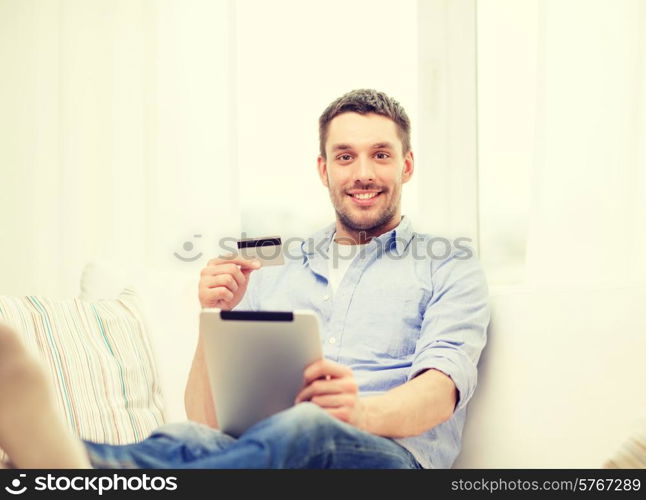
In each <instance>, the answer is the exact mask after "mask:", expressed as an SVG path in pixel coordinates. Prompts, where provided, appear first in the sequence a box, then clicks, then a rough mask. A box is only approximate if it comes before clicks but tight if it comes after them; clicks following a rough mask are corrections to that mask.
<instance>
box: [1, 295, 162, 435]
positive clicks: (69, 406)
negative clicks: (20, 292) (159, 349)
mask: <svg viewBox="0 0 646 500" xmlns="http://www.w3.org/2000/svg"><path fill="white" fill-rule="evenodd" d="M0 321H4V322H5V323H7V324H9V325H11V326H13V327H14V328H15V329H16V330H17V331H19V332H20V333H21V334H22V336H23V338H24V341H25V343H26V345H27V346H28V348H29V349H30V350H31V351H32V352H34V353H36V354H37V355H39V357H40V358H41V359H42V360H43V361H44V363H45V365H46V367H47V369H48V370H49V374H50V378H51V380H52V381H53V382H54V386H55V388H56V394H57V397H56V404H57V406H58V409H59V410H60V412H61V414H62V415H63V416H64V418H65V420H66V421H67V423H68V424H69V426H70V428H71V429H72V431H73V432H75V433H76V434H77V435H78V436H80V437H82V438H84V439H89V440H92V441H99V442H104V443H112V444H123V443H130V442H135V441H139V440H141V439H143V438H145V437H146V436H147V435H148V434H150V432H151V431H152V430H153V429H155V428H156V427H158V426H159V425H161V424H162V423H163V421H164V418H163V404H162V396H161V390H160V387H159V384H158V378H157V374H156V367H155V359H154V356H153V352H152V347H151V344H150V341H149V338H148V334H147V332H146V329H145V326H144V321H143V318H142V315H141V308H140V303H139V298H138V297H137V295H136V294H135V293H134V292H133V291H132V290H128V289H126V290H124V291H123V292H122V293H121V294H120V295H119V296H118V298H117V299H115V300H97V301H84V300H81V299H69V300H53V299H48V298H44V297H1V296H0Z"/></svg>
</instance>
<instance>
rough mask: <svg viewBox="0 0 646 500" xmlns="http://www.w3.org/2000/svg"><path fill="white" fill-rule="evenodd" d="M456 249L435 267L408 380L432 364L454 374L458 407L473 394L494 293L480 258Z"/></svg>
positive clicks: (448, 373) (435, 264)
mask: <svg viewBox="0 0 646 500" xmlns="http://www.w3.org/2000/svg"><path fill="white" fill-rule="evenodd" d="M465 255H467V254H462V255H460V254H453V255H451V256H449V257H447V258H446V259H445V260H443V261H441V262H439V264H438V263H437V262H436V261H435V262H433V264H432V267H431V281H432V295H431V298H430V300H429V302H428V304H427V306H426V309H425V311H424V317H423V320H422V326H421V331H420V337H419V339H418V341H417V344H416V347H415V356H414V359H413V364H412V367H411V371H410V376H409V380H410V379H412V378H413V377H415V376H417V375H419V374H420V373H421V372H422V371H424V370H427V369H431V368H434V369H437V370H439V371H441V372H443V373H444V374H446V375H448V376H449V377H451V379H452V380H453V383H455V385H456V387H457V390H458V403H457V405H456V411H458V410H460V409H462V408H464V407H465V406H466V404H467V402H468V401H469V399H471V396H472V395H473V392H474V390H475V387H476V384H477V364H478V359H479V358H480V353H481V352H482V349H483V348H484V346H485V343H486V340H487V326H488V324H489V319H490V311H489V292H488V289H487V283H486V279H485V276H484V273H483V271H482V268H481V266H480V263H479V261H478V259H477V258H476V257H475V255H473V252H470V253H469V254H468V255H469V256H468V258H466V257H465Z"/></svg>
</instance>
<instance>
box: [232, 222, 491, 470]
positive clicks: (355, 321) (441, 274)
mask: <svg viewBox="0 0 646 500" xmlns="http://www.w3.org/2000/svg"><path fill="white" fill-rule="evenodd" d="M334 230H335V225H334V224H331V225H330V226H328V227H327V228H325V229H323V230H322V231H319V232H318V233H316V234H314V235H313V236H312V237H311V238H309V239H308V240H306V241H305V242H303V243H302V244H301V245H300V246H299V248H298V249H297V251H293V250H292V249H291V248H288V249H287V250H288V251H292V252H293V255H291V254H289V255H287V256H286V264H285V265H284V266H277V267H267V268H261V269H259V270H258V271H254V272H253V273H251V275H250V280H249V285H248V288H247V292H246V293H245V296H244V299H243V300H242V301H241V302H240V303H239V304H238V306H237V307H236V308H235V309H237V310H279V311H280V310H283V311H284V310H294V309H310V310H312V311H315V312H316V313H317V314H318V316H319V320H320V323H321V341H322V343H323V353H324V356H325V357H326V358H328V359H331V360H333V361H336V362H338V363H341V364H343V365H346V366H348V367H350V368H351V369H352V371H353V373H354V376H355V379H356V381H357V383H358V386H359V391H360V394H361V395H362V396H367V395H376V394H380V393H383V392H386V391H388V390H389V389H392V388H394V387H397V386H399V385H401V384H404V383H406V382H407V381H408V380H410V379H412V378H413V377H415V376H416V375H418V374H419V373H420V372H422V371H424V370H426V369H429V368H435V369H438V370H440V371H442V372H443V373H445V374H447V375H448V376H449V377H451V379H452V380H453V382H454V383H455V385H456V387H457V389H458V392H459V399H458V404H457V406H456V409H455V412H454V414H453V416H452V417H451V418H450V419H449V420H448V421H446V422H444V423H442V424H440V425H437V426H436V427H434V428H433V429H431V430H429V431H427V432H424V433H423V434H420V435H418V436H413V437H407V438H402V439H396V441H397V442H399V443H400V444H401V445H402V446H404V447H405V448H407V449H408V450H409V451H410V452H411V453H412V454H413V455H414V456H415V458H416V459H417V461H418V462H419V463H420V464H421V465H422V466H423V467H426V468H448V467H451V465H452V464H453V462H454V460H455V458H456V457H457V455H458V453H459V451H460V443H461V437H462V429H463V426H464V419H465V415H466V406H467V403H468V401H469V399H471V396H472V395H473V391H474V389H475V387H476V381H477V369H476V366H477V363H478V359H479V357H480V352H481V351H482V348H483V347H484V345H485V342H486V330H487V325H488V323H489V305H488V291H487V284H486V281H485V277H484V274H483V272H482V269H481V267H480V264H479V263H478V260H477V259H476V257H475V256H473V255H472V252H471V251H470V249H467V248H466V247H462V246H461V247H458V246H456V245H452V244H450V242H449V240H446V239H440V238H437V237H435V238H434V237H432V236H431V235H428V234H421V233H416V232H414V230H413V228H412V226H411V221H410V220H409V218H408V217H403V218H402V220H401V221H400V223H399V225H398V226H397V227H396V228H395V229H393V230H391V231H389V232H387V233H384V234H382V235H380V236H379V237H377V238H373V239H372V240H371V241H370V242H369V243H367V244H365V245H360V246H359V245H358V246H357V252H359V251H361V253H360V254H358V256H357V258H356V259H354V261H353V262H352V263H351V265H350V267H349V268H348V270H347V271H346V273H345V275H344V276H343V279H342V280H341V282H340V284H339V287H338V289H337V290H336V293H335V294H334V295H332V290H331V288H330V286H329V283H328V265H329V264H330V261H331V258H332V256H328V255H327V252H328V249H329V248H330V241H331V238H332V235H333V234H334ZM328 257H329V258H328Z"/></svg>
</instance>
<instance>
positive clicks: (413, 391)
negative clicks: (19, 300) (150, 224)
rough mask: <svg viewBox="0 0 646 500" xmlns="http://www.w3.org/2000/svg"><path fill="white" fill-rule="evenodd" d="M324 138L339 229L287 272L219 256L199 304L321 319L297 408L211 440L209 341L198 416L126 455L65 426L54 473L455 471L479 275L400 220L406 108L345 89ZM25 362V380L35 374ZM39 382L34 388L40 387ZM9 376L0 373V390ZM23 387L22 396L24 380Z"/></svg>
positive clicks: (0, 440) (474, 341)
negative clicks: (320, 349)
mask: <svg viewBox="0 0 646 500" xmlns="http://www.w3.org/2000/svg"><path fill="white" fill-rule="evenodd" d="M319 134H320V156H319V158H318V173H319V176H320V179H321V182H322V183H323V185H324V186H325V187H327V189H328V190H329V193H330V198H331V200H332V204H333V206H334V209H335V211H336V222H335V224H332V225H331V226H330V227H328V228H326V229H324V230H322V231H320V232H318V233H316V234H315V235H314V236H313V237H312V238H311V239H310V240H309V241H308V242H306V243H305V244H303V245H302V253H301V255H299V258H297V259H292V260H288V262H287V264H286V265H285V266H282V267H273V268H265V269H262V270H259V267H260V265H259V263H258V262H252V261H248V260H245V259H242V258H231V259H213V260H211V261H210V262H209V263H208V265H207V267H206V268H205V269H204V270H203V271H202V275H201V280H200V286H199V298H200V302H201V304H202V306H203V307H219V308H221V309H232V308H237V309H256V310H260V309H262V310H285V309H311V310H314V311H315V312H317V313H318V315H319V317H320V319H321V324H322V332H321V333H322V341H323V344H324V359H323V360H321V361H317V362H315V363H313V364H312V365H310V366H309V367H308V368H307V369H306V370H305V373H304V384H303V389H302V391H301V392H300V394H299V395H298V396H297V398H296V401H295V403H297V404H295V406H293V407H292V408H290V409H288V410H285V411H283V412H280V413H278V414H276V415H274V416H272V417H269V418H267V419H265V420H264V421H262V422H260V423H258V424H256V425H255V426H253V427H251V428H250V429H249V430H248V431H246V432H245V433H244V434H243V435H242V436H240V437H239V438H238V439H234V438H233V437H231V436H228V435H225V434H223V433H221V432H220V431H218V430H216V429H217V419H216V413H215V405H216V404H217V401H213V399H212V396H211V391H210V387H209V382H208V378H207V374H206V364H205V359H204V352H203V347H202V344H201V342H198V346H197V350H196V353H195V358H194V361H193V365H192V367H191V372H190V375H189V380H188V383H187V387H186V398H185V402H186V410H187V415H188V417H189V419H190V420H191V421H192V422H189V423H185V424H171V425H167V426H164V427H162V428H160V429H159V430H158V431H156V432H154V433H153V434H152V435H151V436H150V437H149V438H148V439H146V440H144V441H143V442H142V443H137V444H133V445H126V446H110V445H103V444H97V443H88V442H86V443H82V445H81V443H80V442H78V441H77V440H73V439H71V438H70V437H69V436H68V434H67V433H66V432H62V431H60V429H58V431H59V436H64V438H57V439H56V443H52V444H51V447H52V449H54V448H55V447H56V446H57V447H58V451H59V452H64V453H63V454H64V455H65V457H64V458H63V457H60V458H59V462H58V465H56V466H60V467H62V466H69V465H73V466H79V467H81V466H89V465H93V466H98V467H144V468H155V467H196V468H238V467H251V468H261V467H289V468H330V467H331V468H419V467H424V468H430V467H450V466H451V465H452V463H453V461H454V460H455V458H456V456H457V454H458V452H459V449H460V439H461V433H462V427H463V425H464V419H465V408H466V405H467V402H468V401H469V399H470V398H471V395H472V394H473V391H474V389H475V385H476V365H477V362H478V359H479V356H480V352H481V350H482V348H483V347H484V344H485V340H486V328H487V325H488V322H489V309H488V304H487V287H486V283H485V279H484V276H483V273H482V271H481V269H480V267H479V264H478V263H477V261H476V259H475V258H474V257H473V256H472V255H471V253H470V252H469V251H467V252H464V249H461V251H457V250H456V249H454V248H452V249H451V251H450V252H448V253H447V252H442V253H443V254H442V255H440V256H434V255H433V239H432V238H431V237H430V236H429V235H425V234H420V233H416V232H414V231H413V228H412V225H411V221H410V220H409V219H408V218H407V217H404V216H402V215H401V192H402V185H403V184H404V183H406V182H408V180H409V179H410V178H411V176H412V174H413V170H414V159H413V152H412V151H411V147H410V122H409V119H408V117H407V115H406V113H405V111H404V109H403V108H402V107H401V106H400V105H399V103H397V102H396V101H395V100H393V99H392V98H390V97H388V96H387V95H385V94H383V93H381V92H377V91H374V90H356V91H353V92H350V93H348V94H346V95H344V96H342V97H340V98H339V99H337V100H336V101H334V102H333V103H332V104H330V106H328V108H327V109H326V110H325V111H324V112H323V114H322V115H321V117H320V121H319ZM320 249H324V250H326V251H327V253H326V252H321V251H320ZM348 249H351V250H353V249H361V252H360V254H359V255H358V256H356V258H354V259H350V258H346V259H341V260H340V261H339V265H338V266H337V265H336V261H331V260H330V259H329V258H328V256H329V255H332V254H334V255H336V254H337V253H338V252H340V251H342V250H348ZM467 250H468V249H467ZM5 337H6V338H5V339H2V338H0V342H5V343H6V344H7V345H8V346H10V347H11V349H12V350H13V352H14V358H15V359H21V357H22V356H15V352H16V351H20V348H19V347H17V342H15V338H14V337H13V336H11V335H10V334H7V332H5ZM13 364H18V365H19V364H20V363H16V362H14V363H13ZM24 364H25V366H30V365H29V363H27V362H25V363H24ZM2 366H3V363H2V360H0V369H2ZM25 366H23V367H22V368H24V369H25V370H24V371H25V372H26V373H31V371H33V370H32V368H31V367H28V368H25ZM15 371H16V372H17V373H19V374H20V373H22V372H21V369H15ZM14 378H17V377H14ZM18 378H19V377H18ZM23 378H27V379H28V378H29V377H23ZM31 378H35V379H36V382H34V381H33V380H30V381H29V383H32V384H35V385H39V383H38V380H39V378H38V377H36V376H31ZM2 379H3V377H2V376H1V374H0V384H2V382H1V381H2ZM21 384H22V386H21V390H23V391H24V390H26V386H27V383H26V382H25V383H22V382H21ZM2 389H3V390H4V388H2ZM41 389H42V388H41ZM30 390H31V389H30ZM41 392H42V391H41ZM1 403H2V401H0V407H2V404H1ZM25 413H26V412H25V411H23V413H22V414H23V416H24V414H25ZM50 413H52V412H49V413H48V416H49V417H50V418H51V415H50ZM15 418H16V417H14V419H15ZM8 426H9V424H4V423H3V422H2V421H0V446H1V447H5V449H6V451H7V453H8V454H9V456H10V457H11V458H12V460H13V462H14V464H16V465H17V466H19V467H35V466H43V465H42V463H38V464H34V462H33V461H30V460H34V457H31V458H30V457H28V456H27V457H24V458H23V457H22V453H23V452H22V450H20V449H19V446H18V445H17V444H15V443H16V442H18V441H20V439H18V438H16V437H12V438H8V437H6V436H7V435H8V434H9V432H8V431H7V430H6V429H8ZM34 427H36V428H37V427H38V426H37V425H35V426H34ZM49 434H50V435H51V431H50V432H49ZM30 438H31V439H32V440H33V434H32V435H31V436H30ZM50 439H51V438H50ZM5 440H6V441H7V443H6V444H8V445H9V446H6V444H5ZM12 450H15V451H12ZM84 451H86V452H87V456H89V461H88V459H87V458H86V456H85V455H84ZM14 453H15V455H14ZM60 454H61V453H59V455H60Z"/></svg>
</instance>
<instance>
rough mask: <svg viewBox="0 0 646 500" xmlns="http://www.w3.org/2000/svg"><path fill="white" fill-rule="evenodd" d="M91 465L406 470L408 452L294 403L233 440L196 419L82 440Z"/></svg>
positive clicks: (412, 465)
mask: <svg viewBox="0 0 646 500" xmlns="http://www.w3.org/2000/svg"><path fill="white" fill-rule="evenodd" d="M85 446H86V448H87V450H88V454H89V457H90V462H91V463H92V465H93V466H94V467H95V468H143V469H164V468H171V469H267V468H271V469H274V468H288V469H410V468H420V465H419V464H418V463H417V461H416V460H415V458H414V457H413V455H412V454H411V453H410V452H409V451H408V450H406V449H405V448H404V447H403V446H401V445H399V444H397V443H396V442H394V441H393V440H392V439H388V438H384V437H380V436H375V435H373V434H369V433H366V432H363V431H360V430H359V429H357V428H355V427H353V426H351V425H348V424H346V423H343V422H341V421H339V420H337V419H335V418H334V417H332V416H330V415H329V414H328V413H326V412H325V411H324V410H322V409H321V408H319V407H318V406H316V405H314V404H312V403H300V404H298V405H296V406H293V407H292V408H289V409H287V410H285V411H282V412H280V413H277V414H276V415H273V416H271V417H269V418H267V419H265V420H263V421H261V422H258V423H257V424H256V425H254V426H253V427H251V428H249V429H248V430H247V431H246V432H245V433H244V434H243V435H241V436H240V437H239V438H238V439H236V438H233V437H231V436H229V435H227V434H224V433H222V432H220V431H218V430H215V429H211V428H210V427H207V426H205V425H202V424H197V423H194V422H185V423H177V424H167V425H165V426H162V427H160V428H159V429H157V430H156V431H155V432H153V433H152V434H151V435H150V436H149V437H148V438H147V439H145V440H143V441H141V442H139V443H134V444H127V445H108V444H99V443H92V442H89V441H85Z"/></svg>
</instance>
